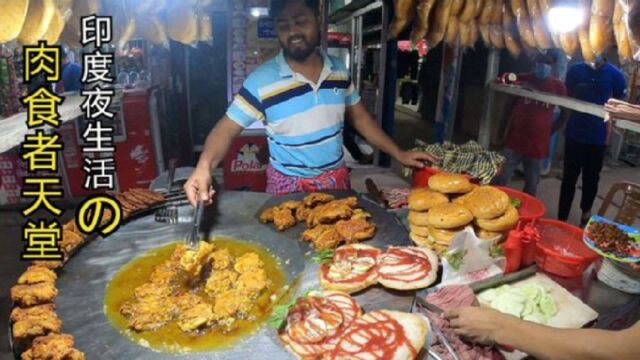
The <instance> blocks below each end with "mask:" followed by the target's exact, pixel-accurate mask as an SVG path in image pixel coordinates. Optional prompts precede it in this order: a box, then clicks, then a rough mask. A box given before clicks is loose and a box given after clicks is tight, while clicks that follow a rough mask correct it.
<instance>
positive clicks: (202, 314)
mask: <svg viewBox="0 0 640 360" xmlns="http://www.w3.org/2000/svg"><path fill="white" fill-rule="evenodd" d="M212 321H213V309H212V307H211V304H206V303H202V304H197V305H194V306H193V307H190V308H188V309H186V310H185V311H183V312H180V313H179V315H178V319H177V323H178V327H179V328H180V330H182V331H184V332H190V331H195V330H197V329H198V328H200V327H202V326H204V325H207V324H209V323H210V322H212Z"/></svg>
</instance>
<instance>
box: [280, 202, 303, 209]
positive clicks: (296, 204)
mask: <svg viewBox="0 0 640 360" xmlns="http://www.w3.org/2000/svg"><path fill="white" fill-rule="evenodd" d="M301 205H302V201H297V200H288V201H285V202H283V203H282V204H280V205H279V206H278V207H280V208H284V209H289V210H293V211H296V210H298V208H299V207H300V206H301Z"/></svg>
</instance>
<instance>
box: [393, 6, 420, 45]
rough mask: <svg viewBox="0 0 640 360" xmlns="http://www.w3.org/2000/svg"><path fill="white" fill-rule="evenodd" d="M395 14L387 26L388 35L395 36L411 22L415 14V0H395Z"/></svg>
mask: <svg viewBox="0 0 640 360" xmlns="http://www.w3.org/2000/svg"><path fill="white" fill-rule="evenodd" d="M395 12H396V16H395V18H394V19H393V22H392V23H391V26H390V28H389V36H390V37H391V38H392V39H395V38H397V37H398V36H399V35H400V34H401V33H402V32H403V31H404V30H405V29H406V28H407V27H408V26H409V24H411V22H412V21H413V19H414V18H415V15H416V0H397V1H396V3H395Z"/></svg>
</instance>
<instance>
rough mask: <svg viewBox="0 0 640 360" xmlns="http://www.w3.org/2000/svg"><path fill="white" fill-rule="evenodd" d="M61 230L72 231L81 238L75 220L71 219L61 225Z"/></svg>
mask: <svg viewBox="0 0 640 360" xmlns="http://www.w3.org/2000/svg"><path fill="white" fill-rule="evenodd" d="M62 230H67V231H73V232H74V233H76V234H78V235H80V236H82V232H81V231H80V228H79V227H78V223H76V219H71V220H70V221H69V222H67V223H66V224H64V225H62Z"/></svg>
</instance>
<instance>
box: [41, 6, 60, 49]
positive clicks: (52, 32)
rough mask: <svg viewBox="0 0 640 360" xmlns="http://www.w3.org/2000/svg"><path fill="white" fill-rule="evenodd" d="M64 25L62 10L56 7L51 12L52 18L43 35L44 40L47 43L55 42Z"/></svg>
mask: <svg viewBox="0 0 640 360" xmlns="http://www.w3.org/2000/svg"><path fill="white" fill-rule="evenodd" d="M64 25H65V19H64V15H63V14H62V11H60V9H58V8H57V7H56V8H55V9H54V12H53V18H51V23H50V24H49V28H48V29H47V32H46V33H45V34H44V36H43V39H44V41H46V42H47V44H55V43H57V42H58V40H59V39H60V35H61V34H62V30H64Z"/></svg>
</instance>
